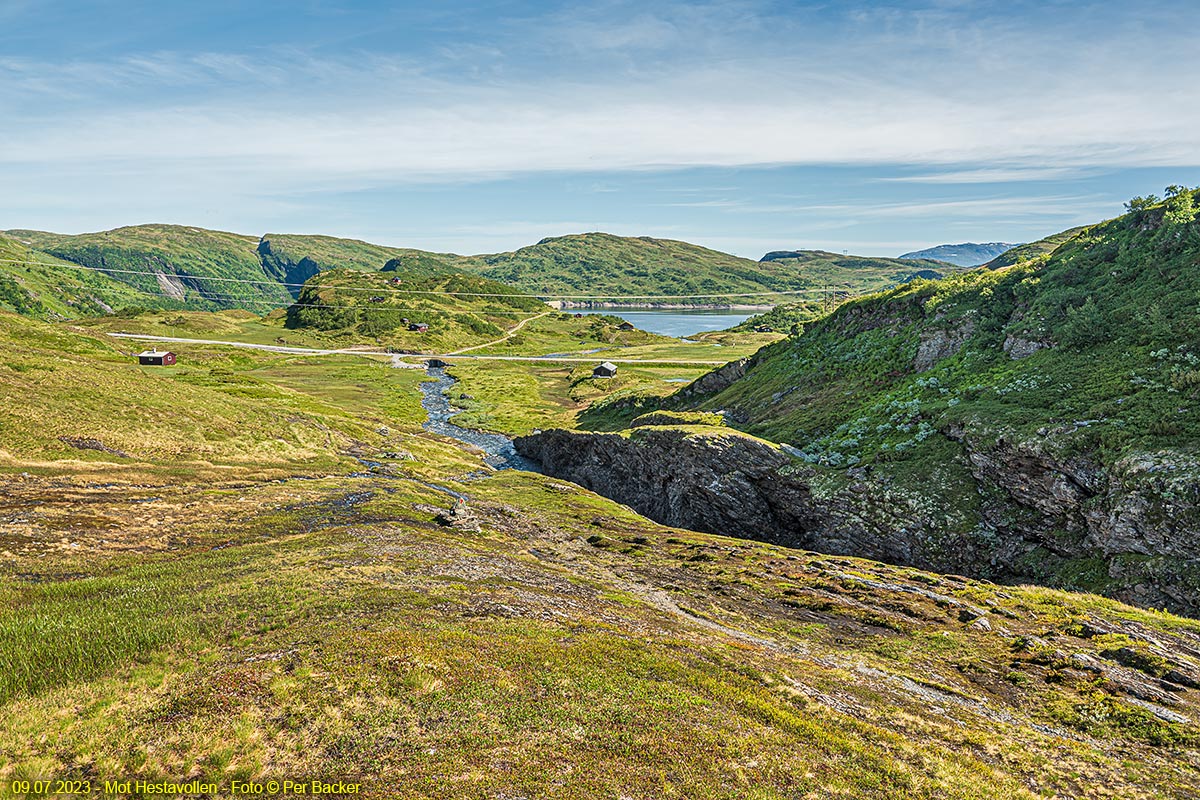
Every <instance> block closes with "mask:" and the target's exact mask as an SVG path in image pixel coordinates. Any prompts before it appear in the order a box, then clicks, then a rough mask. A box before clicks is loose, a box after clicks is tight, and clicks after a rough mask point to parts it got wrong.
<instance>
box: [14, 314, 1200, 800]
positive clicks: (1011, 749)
mask: <svg viewBox="0 0 1200 800" xmlns="http://www.w3.org/2000/svg"><path fill="white" fill-rule="evenodd" d="M0 320H2V321H4V322H5V323H6V324H12V325H15V326H18V327H17V330H19V331H20V332H19V333H15V334H13V335H14V336H17V335H19V336H21V338H22V339H29V338H32V339H34V340H36V343H37V344H36V348H37V352H38V353H39V355H40V356H41V358H40V359H39V360H41V361H45V360H47V359H50V364H51V365H52V366H53V367H54V368H55V370H56V371H59V372H62V373H63V374H64V375H65V374H67V373H68V372H71V371H75V375H76V379H77V380H79V379H80V378H82V377H83V376H85V375H88V374H91V373H92V372H93V370H96V369H97V368H99V369H100V370H101V373H102V374H103V375H104V377H106V378H111V377H112V375H113V372H114V371H119V370H121V369H125V367H124V365H121V364H117V363H113V364H111V365H109V364H107V362H106V358H107V357H108V356H107V354H106V350H105V349H104V348H103V347H98V346H97V345H95V344H93V343H91V340H88V339H87V338H86V337H80V336H78V335H77V334H71V333H69V332H61V331H58V330H54V329H49V328H47V327H45V326H42V325H40V324H38V323H34V322H30V321H28V320H20V319H16V320H14V319H13V318H10V317H0ZM17 350H18V348H15V347H14V346H13V345H12V344H11V340H9V339H0V353H2V354H3V358H4V359H6V360H8V359H10V358H12V357H13V356H14V354H15V352H16V351H17ZM212 357H217V358H221V357H220V356H216V355H215V354H214V353H207V354H206V353H204V352H203V351H196V352H193V353H190V354H189V355H188V360H189V362H190V361H193V360H199V359H203V358H212ZM97 361H98V362H99V367H97V365H96V363H94V362H97ZM212 366H213V367H214V368H217V369H216V370H214V372H216V374H215V375H213V374H212V373H209V378H210V379H212V380H216V379H217V378H220V379H221V384H222V385H221V386H201V385H200V384H198V383H196V382H194V381H189V380H185V379H184V378H185V377H186V376H184V375H182V373H175V374H170V373H167V372H150V371H143V370H141V369H139V368H136V367H134V368H131V369H130V372H131V373H136V374H137V375H141V377H140V378H139V377H137V375H132V374H131V376H130V383H129V384H128V385H126V386H125V387H123V388H125V390H126V392H125V393H124V394H123V395H118V394H117V393H116V392H112V393H100V394H97V395H95V397H94V399H93V400H92V401H91V402H92V405H91V406H89V407H88V408H87V409H85V412H84V414H83V416H82V417H81V418H80V423H79V428H80V429H81V430H80V431H79V432H80V433H82V432H83V431H84V430H86V431H87V432H88V433H90V434H91V435H92V436H94V437H95V438H96V439H97V440H99V441H102V442H104V443H105V444H106V445H107V444H108V443H109V442H114V443H115V442H120V443H123V444H125V445H127V446H129V447H130V448H134V447H138V448H141V447H146V446H147V445H145V444H144V441H145V440H150V439H160V440H162V441H163V442H166V443H174V442H185V441H189V440H200V439H204V440H205V441H207V440H208V436H209V435H210V434H213V433H220V432H221V431H222V430H223V429H224V426H225V420H226V419H227V418H237V417H236V415H244V417H245V424H248V425H249V428H248V429H247V430H246V431H245V433H244V434H243V435H244V436H245V441H246V444H247V445H249V444H251V443H252V442H253V441H254V439H255V437H256V436H257V435H258V434H257V431H258V430H259V427H258V423H256V422H254V421H253V420H251V419H249V417H250V415H253V414H264V413H265V414H268V415H274V417H273V420H274V424H275V425H285V424H288V425H301V424H302V423H298V422H292V421H291V418H292V417H294V416H297V415H300V416H302V417H306V418H308V419H314V420H316V421H320V422H322V423H324V424H327V425H328V426H329V428H330V430H329V431H328V432H327V438H326V439H324V440H322V439H320V438H316V439H313V440H311V441H310V442H309V443H308V444H307V445H306V447H310V448H313V454H312V464H311V466H309V467H304V466H303V465H302V464H301V463H296V464H294V465H293V467H292V470H293V471H291V472H288V471H280V470H278V469H268V470H265V471H264V474H255V473H254V472H252V471H249V470H247V471H244V472H240V473H237V474H236V479H235V480H230V479H229V477H230V476H222V475H221V474H220V473H216V474H213V473H211V472H209V473H203V474H200V475H197V476H194V477H189V476H188V475H187V474H186V473H181V472H179V471H177V470H175V469H173V468H172V467H171V465H170V464H168V463H162V464H158V465H156V464H154V463H153V462H140V469H139V471H138V472H137V473H135V474H130V473H129V472H123V471H122V469H121V467H120V465H119V463H118V462H119V461H120V460H121V459H120V457H119V456H115V455H113V454H100V453H97V454H96V458H95V460H84V461H78V462H74V461H72V460H71V454H70V453H64V454H59V453H57V452H56V451H54V450H53V448H54V447H56V445H54V444H53V443H52V442H50V441H46V440H44V439H43V440H42V441H43V442H45V444H44V445H40V446H39V447H40V448H41V449H39V450H38V453H39V454H40V457H43V458H47V459H49V461H48V463H46V464H45V465H43V466H41V467H38V466H37V465H34V466H30V464H28V463H7V462H6V463H3V464H0V498H3V499H2V501H0V506H2V507H3V508H4V517H3V518H4V524H3V526H2V527H0V573H2V574H3V576H4V580H3V582H2V583H0V710H2V711H3V712H4V713H3V714H0V781H5V782H6V783H7V782H9V781H12V780H41V779H51V778H77V779H82V780H91V781H93V786H96V785H98V784H99V782H100V781H103V780H105V779H109V780H112V779H130V778H146V779H155V780H183V779H186V778H191V777H198V778H202V779H204V780H207V781H213V782H217V783H218V784H220V790H219V792H218V794H229V793H231V792H230V786H231V782H232V781H233V780H247V779H251V780H259V781H263V782H265V781H266V780H268V779H287V778H288V777H289V776H295V777H297V778H299V777H302V778H303V779H304V780H305V781H310V780H313V779H324V780H342V781H347V782H353V783H361V784H362V792H361V793H365V794H368V795H376V796H380V795H382V796H397V797H413V798H420V797H442V796H446V794H447V787H451V789H450V793H451V794H452V795H453V796H455V797H464V798H479V799H480V800H483V798H495V797H499V796H513V797H516V796H526V797H532V796H550V795H553V796H556V797H562V798H567V799H568V800H572V799H575V798H578V799H579V800H582V799H583V798H593V797H608V796H614V797H615V796H621V797H630V798H635V799H636V800H651V798H661V797H688V798H745V797H754V798H763V799H764V800H768V799H769V800H782V798H790V797H797V796H801V797H802V796H805V795H806V794H812V795H815V796H821V795H823V794H828V793H830V792H838V793H841V794H844V795H846V796H853V797H859V798H867V799H871V798H880V799H883V798H895V799H898V798H934V797H937V798H963V799H964V800H965V799H968V798H970V799H976V800H985V799H986V798H993V797H995V796H996V793H997V792H998V791H1003V792H1004V793H1005V794H1006V795H1008V796H1011V797H1014V798H1034V797H1045V796H1047V795H1048V794H1051V793H1057V794H1058V795H1060V796H1098V797H1105V796H1108V797H1113V798H1117V797H1120V798H1147V799H1148V798H1175V797H1178V798H1183V797H1187V796H1190V795H1193V794H1194V793H1195V792H1196V791H1197V790H1198V789H1200V778H1198V777H1197V775H1198V774H1200V755H1198V753H1200V750H1198V749H1197V743H1198V742H1200V728H1198V727H1197V725H1196V724H1195V723H1194V722H1192V721H1191V720H1192V719H1195V718H1196V716H1197V715H1198V714H1200V695H1197V692H1196V691H1195V690H1194V689H1189V688H1187V687H1184V686H1180V687H1179V691H1178V693H1177V694H1174V695H1172V697H1173V698H1174V699H1173V701H1172V702H1173V705H1172V707H1171V709H1165V708H1164V707H1162V706H1161V705H1160V702H1161V701H1159V700H1158V698H1159V696H1160V695H1162V694H1164V692H1163V690H1162V689H1161V688H1159V686H1160V681H1161V678H1160V677H1159V676H1160V675H1163V674H1167V673H1169V674H1170V676H1171V680H1173V681H1181V680H1185V679H1191V680H1195V679H1196V678H1197V677H1200V666H1198V665H1197V663H1196V661H1195V658H1194V657H1193V656H1191V655H1189V652H1190V651H1189V649H1188V648H1189V647H1190V642H1192V641H1194V639H1195V637H1197V636H1200V625H1197V623H1195V622H1194V621H1188V620H1183V619H1180V618H1177V617H1173V616H1171V615H1169V614H1164V613H1160V612H1151V611H1144V610H1138V609H1134V608H1129V607H1126V606H1122V605H1120V604H1118V603H1115V602H1112V601H1106V600H1103V599H1100V598H1096V597H1092V596H1087V595H1076V594H1068V593H1062V592H1054V591H1050V590H1045V589H1038V588H1033V587H998V586H995V585H991V584H985V583H977V582H973V581H969V580H965V579H962V578H959V577H954V576H941V575H935V574H930V573H926V572H921V571H917V570H910V569H903V568H896V567H889V566H886V565H881V564H877V563H872V562H869V561H864V560H861V559H851V558H834V557H827V556H820V555H817V554H814V553H805V552H798V551H794V550H787V549H784V548H779V547H774V546H771V545H762V544H754V543H748V542H744V541H737V540H731V539H726V538H724V537H721V536H713V535H705V534H698V533H694V532H690V531H683V530H676V529H671V528H664V527H662V526H659V525H655V524H653V523H651V522H648V521H647V520H645V519H644V518H641V517H639V516H637V515H635V514H633V513H631V512H630V511H629V510H628V509H626V508H623V507H621V506H619V505H617V504H615V503H612V502H610V501H607V500H604V499H603V498H600V497H597V496H596V495H593V494H591V493H588V492H583V491H581V490H579V489H578V488H577V487H573V486H571V485H569V484H565V483H563V482H561V481H557V480H553V479H550V478H546V477H544V476H540V475H534V474H530V473H515V472H506V473H499V474H488V473H486V472H481V471H480V465H479V462H478V460H477V458H476V457H473V456H470V455H468V454H466V453H464V452H463V451H461V450H459V449H458V448H456V447H454V446H453V445H450V444H447V443H443V442H439V441H438V440H436V439H435V438H434V437H431V436H429V435H427V434H423V433H421V432H420V431H419V430H418V429H417V428H416V420H415V419H414V418H409V417H407V416H406V414H407V412H406V411H405V409H407V408H408V406H407V402H408V401H404V400H402V399H401V398H402V397H411V396H414V395H415V391H413V390H414V389H415V387H413V386H411V385H410V386H408V387H407V388H408V392H407V393H401V394H398V395H396V397H395V401H396V403H397V405H395V406H394V407H395V411H392V410H391V409H392V408H393V407H392V406H389V405H388V404H387V403H386V402H383V403H381V400H382V401H386V400H387V399H388V397H389V396H391V395H390V393H389V392H388V390H387V387H386V384H385V382H386V380H388V379H390V378H391V377H392V376H399V377H400V378H402V379H407V378H406V376H409V375H411V372H412V371H409V370H388V369H387V368H386V367H383V366H380V365H370V364H364V365H361V366H359V367H355V366H353V365H351V364H349V363H346V362H344V361H342V362H334V361H321V362H318V361H303V362H297V361H295V360H287V359H278V360H276V359H273V358H267V357H263V360H255V361H248V362H246V363H240V362H234V361H228V360H227V361H224V362H223V365H222V366H220V367H217V364H213V365H212ZM368 369H378V370H382V373H381V374H380V375H377V376H373V377H372V376H367V375H364V374H363V373H362V372H361V370H368ZM217 370H224V371H217ZM19 374H25V375H28V374H30V373H29V372H25V373H19ZM151 383H154V384H156V387H155V388H150V385H151ZM170 385H175V386H177V387H178V389H179V391H178V392H171V391H170V390H168V389H165V388H163V387H166V386H170ZM235 387H240V390H239V389H238V388H235ZM131 392H132V394H131ZM267 392H275V393H277V396H283V397H285V398H287V397H290V398H297V399H303V400H304V402H307V403H321V404H323V405H324V406H326V407H336V411H334V410H332V409H331V410H330V411H329V412H328V415H327V416H324V417H312V416H309V415H310V414H311V412H306V411H303V410H298V409H296V408H295V407H294V406H295V403H296V400H292V401H285V402H284V403H283V404H281V405H277V406H276V405H275V404H276V402H277V401H276V400H275V399H272V398H270V397H267V396H265V395H266V393H267ZM21 396H22V395H18V396H17V398H18V399H19V398H20V397H21ZM130 396H135V397H147V398H148V399H147V400H146V401H145V411H144V412H143V415H144V419H146V420H150V421H152V423H153V425H142V426H141V427H140V428H139V430H140V432H141V439H140V440H135V439H130V438H129V436H128V434H127V433H126V426H127V413H126V412H125V409H126V408H127V407H128V406H129V405H130V402H129V400H128V397H130ZM155 398H161V399H164V400H169V402H170V405H171V406H172V408H173V409H174V411H173V413H156V412H155V409H156V407H157V403H158V402H159V400H158V399H155ZM38 401H39V402H42V403H45V404H47V405H44V406H43V409H42V410H43V413H45V414H53V413H55V412H61V413H63V414H64V415H66V414H68V413H75V412H76V407H77V406H78V405H79V404H80V403H81V402H82V399H81V396H80V395H79V394H75V395H71V394H66V393H64V392H63V390H62V389H58V390H56V391H54V392H48V393H46V394H45V395H43V396H42V397H41V398H38ZM32 402H34V401H33V400H31V401H30V403H31V404H30V405H26V406H20V407H22V408H25V409H32V408H33V407H34V406H33V405H32ZM272 406H274V410H271V407H272ZM202 408H203V409H204V410H205V411H206V412H210V413H206V414H205V415H196V416H194V417H193V416H192V413H193V412H194V411H199V410H200V409H202ZM231 415H233V416H231ZM381 417H382V420H381ZM381 424H387V425H388V426H389V428H390V436H391V437H392V439H393V440H394V442H395V443H389V444H388V445H387V446H388V447H389V448H392V449H395V450H400V449H403V451H404V453H403V455H402V457H396V458H392V459H386V460H387V464H386V466H384V467H381V468H377V469H375V470H374V471H367V470H366V469H365V468H364V467H361V466H359V465H357V464H353V465H351V463H350V462H349V460H348V459H342V457H341V456H340V454H339V451H340V448H341V447H342V446H343V444H344V440H343V439H342V436H343V431H344V432H346V433H350V432H352V431H353V430H354V429H355V428H356V427H358V428H370V429H372V430H374V429H377V428H379V427H380V425H381ZM14 430H16V429H14V428H11V427H10V426H9V425H7V424H5V425H0V449H3V450H5V451H7V452H11V451H14V450H16V449H18V448H23V447H27V446H30V445H28V444H27V442H28V439H27V435H25V434H19V433H14ZM318 430H319V429H318ZM289 435H290V434H283V435H282V436H281V439H283V441H284V442H286V441H288V436H289ZM376 436H377V437H378V436H380V434H378V433H377V434H376ZM374 441H379V442H382V440H381V439H376V440H374ZM252 449H253V448H252V447H244V446H243V445H239V446H238V450H239V452H244V453H249V452H251V451H252ZM277 450H282V455H281V456H277V455H276V451H277ZM95 452H96V451H91V450H83V451H80V453H81V454H82V456H83V457H84V458H85V459H87V458H90V454H91V453H95ZM137 452H138V453H139V454H140V453H141V452H142V451H141V450H138V451H137ZM289 452H293V451H291V450H290V449H289V447H288V445H287V444H281V443H279V442H277V441H275V440H274V439H271V438H267V439H265V440H264V446H262V447H260V448H258V450H257V453H258V457H259V458H260V459H262V464H263V465H264V466H266V467H270V466H271V465H273V464H277V463H286V461H287V456H288V453H289ZM277 457H278V458H280V459H281V461H277V460H276V458H277ZM339 459H341V465H340V466H339ZM323 469H324V470H330V472H328V473H326V474H325V475H324V476H322V473H321V470H323ZM350 470H354V472H353V473H352V474H347V473H349V472H350ZM22 473H25V474H22ZM447 492H455V493H457V494H458V495H461V496H463V497H466V498H468V505H467V507H468V509H469V512H470V513H469V515H467V516H466V518H465V519H460V520H459V522H458V523H456V524H447V523H448V521H449V518H448V517H446V515H445V514H444V511H445V509H446V508H447V507H448V506H449V505H451V504H452V503H453V502H454V498H452V497H451V496H449V495H448V494H447ZM439 515H440V521H439ZM1160 654H1165V655H1160ZM1129 665H1133V666H1129ZM1188 676H1191V677H1190V678H1189V677H1188ZM1172 685H1176V684H1172ZM1145 697H1153V698H1155V699H1156V700H1155V702H1150V701H1147V700H1145V699H1144V698H1145ZM64 709H69V710H70V713H64V711H63V710H64ZM1159 713H1167V714H1168V718H1162V717H1160V716H1158V714H1159ZM1171 714H1174V715H1175V716H1169V715H1171ZM564 776H565V777H564Z"/></svg>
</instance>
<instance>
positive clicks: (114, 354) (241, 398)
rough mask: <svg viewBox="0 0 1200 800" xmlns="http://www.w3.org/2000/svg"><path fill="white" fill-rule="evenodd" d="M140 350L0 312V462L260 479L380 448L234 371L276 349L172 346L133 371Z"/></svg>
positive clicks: (340, 419) (365, 429) (358, 425)
mask: <svg viewBox="0 0 1200 800" xmlns="http://www.w3.org/2000/svg"><path fill="white" fill-rule="evenodd" d="M141 349H142V347H141V346H140V345H139V344H137V343H134V342H125V341H117V340H111V339H106V338H102V337H96V336H93V335H90V334H89V333H88V332H86V331H84V330H82V329H73V328H64V327H57V326H51V325H47V324H45V323H42V322H38V321H35V320H31V319H27V318H25V317H21V316H17V315H14V314H9V313H4V312H0V354H2V357H0V429H3V431H4V433H3V437H2V443H0V469H2V468H5V467H8V468H16V469H22V470H31V471H35V472H42V471H48V472H51V473H53V472H56V471H59V470H62V469H64V468H66V469H67V470H68V471H70V470H81V471H90V470H116V471H122V470H124V471H144V470H146V469H153V470H158V471H160V472H162V474H164V475H166V474H174V475H180V476H186V475H196V474H203V475H217V476H222V475H223V476H226V477H235V476H239V475H245V474H255V475H259V476H261V475H264V474H267V473H272V472H279V471H284V472H285V473H287V472H292V471H295V470H328V469H338V468H340V469H345V468H346V466H347V465H350V464H353V463H354V462H353V460H352V459H350V458H349V457H347V456H345V455H344V453H346V452H349V451H351V450H354V449H355V448H356V447H368V446H369V447H371V448H378V447H382V448H385V449H386V447H387V446H388V445H387V443H386V437H381V436H380V434H379V433H377V432H376V430H375V426H372V424H371V422H370V421H369V420H364V419H361V418H357V417H355V416H353V415H351V414H349V413H347V412H346V411H345V410H344V409H343V408H341V407H339V406H338V405H335V404H333V403H330V402H329V399H328V398H322V397H318V396H313V395H312V394H307V393H303V392H299V391H296V390H294V389H292V388H288V387H284V386H278V385H274V384H271V383H268V382H265V381H263V380H261V379H257V378H255V377H253V376H252V375H250V374H246V372H245V370H247V369H250V368H252V367H258V366H262V367H264V368H266V367H269V365H271V364H278V363H283V362H285V361H286V357H284V356H268V355H266V354H250V353H244V352H225V353H215V354H214V353H205V352H197V351H194V350H192V349H186V348H185V349H180V348H176V349H177V351H178V352H179V353H180V359H179V363H178V365H176V366H174V367H141V366H139V365H138V364H137V360H136V359H135V358H133V357H132V355H131V354H132V353H135V352H137V351H139V350H141ZM334 362H336V359H334V360H333V361H332V362H330V363H331V366H328V367H327V368H328V369H330V370H331V371H336V370H335V369H334V367H333V366H332V363H334ZM377 369H378V370H379V371H380V373H381V375H379V376H378V377H379V378H381V379H382V378H388V379H390V378H392V377H393V373H395V377H396V378H399V377H400V375H399V373H400V372H401V371H399V370H388V369H387V368H386V367H384V366H382V365H381V366H378V367H377ZM405 372H407V371H405ZM413 380H415V379H413ZM409 389H411V386H409ZM409 413H410V414H411V413H414V412H409Z"/></svg>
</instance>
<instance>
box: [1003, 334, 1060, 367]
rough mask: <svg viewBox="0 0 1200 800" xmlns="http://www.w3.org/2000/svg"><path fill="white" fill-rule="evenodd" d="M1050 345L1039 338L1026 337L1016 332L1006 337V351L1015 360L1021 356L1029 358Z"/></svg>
mask: <svg viewBox="0 0 1200 800" xmlns="http://www.w3.org/2000/svg"><path fill="white" fill-rule="evenodd" d="M1049 346H1050V345H1049V343H1047V342H1043V341H1040V340H1038V339H1026V338H1024V337H1022V336H1018V335H1016V334H1015V333H1010V334H1008V336H1006V337H1004V352H1005V353H1007V354H1008V357H1009V358H1011V359H1013V360H1014V361H1015V360H1017V359H1021V358H1029V356H1031V355H1033V354H1034V353H1036V352H1037V351H1038V350H1044V349H1046V348H1047V347H1049Z"/></svg>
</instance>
